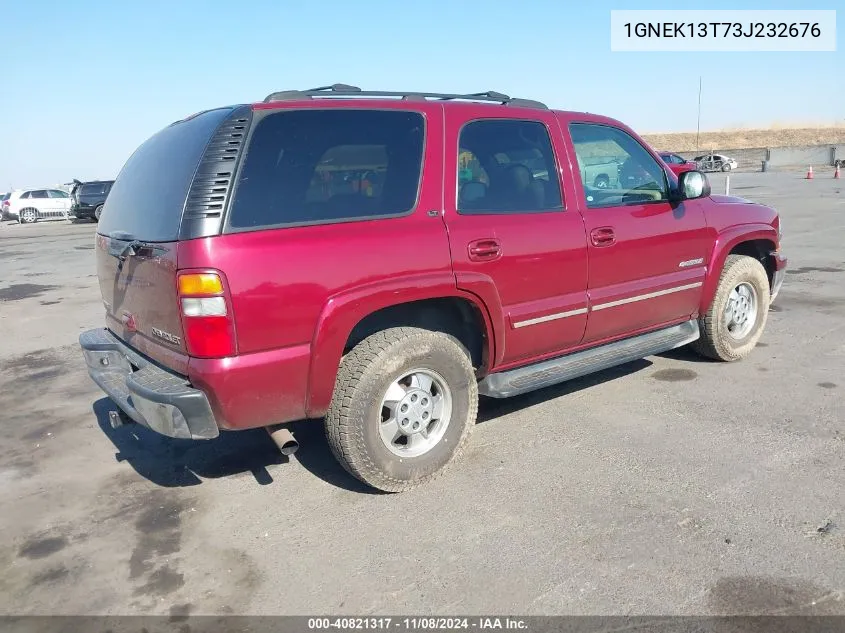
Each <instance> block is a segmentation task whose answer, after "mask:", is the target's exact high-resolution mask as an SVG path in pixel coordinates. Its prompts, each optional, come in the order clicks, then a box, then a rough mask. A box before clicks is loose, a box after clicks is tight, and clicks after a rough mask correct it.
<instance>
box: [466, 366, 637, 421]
mask: <svg viewBox="0 0 845 633" xmlns="http://www.w3.org/2000/svg"><path fill="white" fill-rule="evenodd" d="M653 364H654V363H652V362H651V361H649V360H646V359H641V360H635V361H632V362H630V363H625V364H624V365H618V366H616V367H611V368H610V369H605V370H604V371H599V372H596V373H593V374H588V375H587V376H583V377H581V378H575V379H573V380H568V381H566V382H562V383H560V384H557V385H552V386H550V387H546V388H544V389H538V390H537V391H531V392H529V393H526V394H524V395H521V396H513V397H511V398H501V399H499V398H486V397H482V399H481V402H480V403H479V407H478V418H477V422H476V423H477V424H483V423H484V422H489V421H490V420H494V419H496V418H498V417H501V416H503V415H508V414H510V413H514V412H515V411H519V410H520V409H525V408H526V407H531V406H534V405H536V404H541V403H543V402H548V401H549V400H554V399H555V398H561V397H563V396H567V395H569V394H571V393H576V392H578V391H583V390H584V389H589V388H590V387H595V386H596V385H600V384H602V383H605V382H610V381H611V380H616V379H617V378H622V377H624V376H627V375H629V374H634V373H636V372H638V371H641V370H643V369H646V368H647V367H651V366H652V365H653Z"/></svg>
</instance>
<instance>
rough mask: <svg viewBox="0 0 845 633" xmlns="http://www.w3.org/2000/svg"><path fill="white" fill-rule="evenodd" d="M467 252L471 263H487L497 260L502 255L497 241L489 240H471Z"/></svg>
mask: <svg viewBox="0 0 845 633" xmlns="http://www.w3.org/2000/svg"><path fill="white" fill-rule="evenodd" d="M467 252H468V253H469V258H470V260H471V261H474V262H487V261H490V260H493V259H498V258H499V256H500V255H501V254H502V245H501V244H500V243H499V240H495V239H490V238H488V239H483V240H473V241H472V242H470V243H469V245H468V246H467Z"/></svg>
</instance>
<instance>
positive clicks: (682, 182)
mask: <svg viewBox="0 0 845 633" xmlns="http://www.w3.org/2000/svg"><path fill="white" fill-rule="evenodd" d="M678 193H679V194H680V199H681V200H695V199H696V198H706V197H707V196H709V195H710V183H709V182H708V180H707V177H706V176H705V175H704V174H702V173H701V172H700V171H685V172H682V173H681V175H680V176H679V177H678Z"/></svg>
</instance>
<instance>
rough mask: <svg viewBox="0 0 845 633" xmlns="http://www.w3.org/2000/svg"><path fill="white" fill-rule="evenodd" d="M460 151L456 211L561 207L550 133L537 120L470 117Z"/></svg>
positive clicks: (475, 211) (549, 208)
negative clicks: (473, 118) (471, 118)
mask: <svg viewBox="0 0 845 633" xmlns="http://www.w3.org/2000/svg"><path fill="white" fill-rule="evenodd" d="M459 152H460V153H459V156H458V192H457V195H458V205H457V206H458V212H459V213H462V214H473V213H478V214H484V213H532V212H542V211H555V210H560V209H561V208H562V202H561V192H560V180H559V178H558V175H557V174H558V171H557V167H556V163H555V157H554V151H553V150H552V143H551V139H550V138H549V132H548V130H547V129H546V126H545V125H544V124H542V123H540V122H539V121H519V120H516V119H485V120H479V121H472V122H470V123H467V124H466V125H465V126H464V128H463V130H461V136H460V141H459Z"/></svg>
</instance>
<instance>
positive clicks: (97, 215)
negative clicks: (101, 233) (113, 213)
mask: <svg viewBox="0 0 845 633" xmlns="http://www.w3.org/2000/svg"><path fill="white" fill-rule="evenodd" d="M102 213H103V205H100V206H98V207H97V208H96V209H94V222H99V221H100V215H101V214H102Z"/></svg>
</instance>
